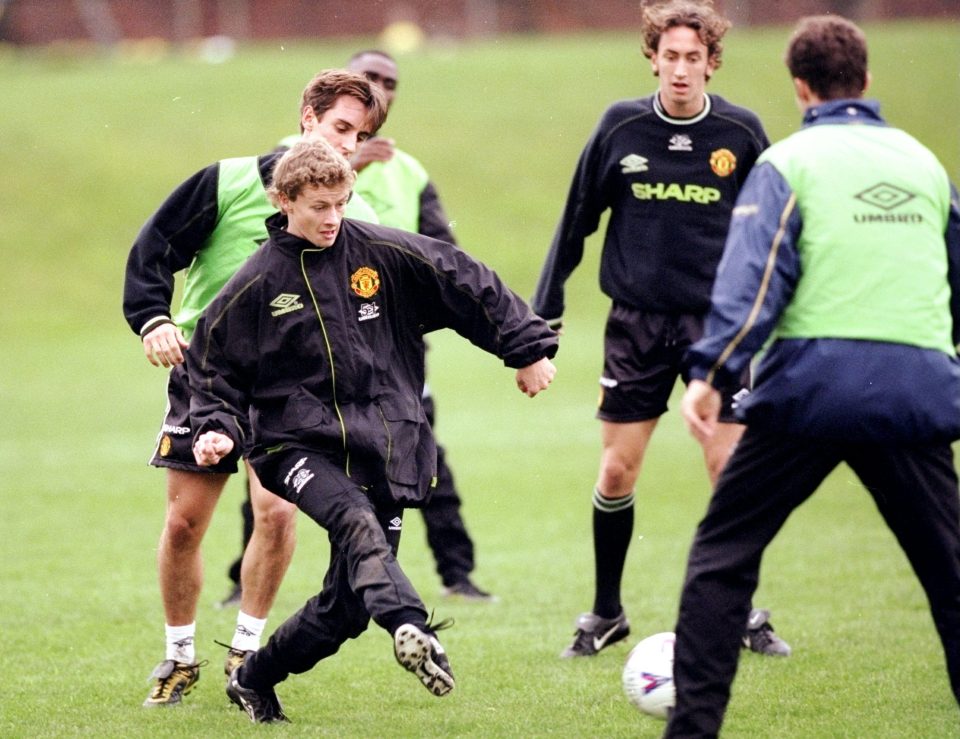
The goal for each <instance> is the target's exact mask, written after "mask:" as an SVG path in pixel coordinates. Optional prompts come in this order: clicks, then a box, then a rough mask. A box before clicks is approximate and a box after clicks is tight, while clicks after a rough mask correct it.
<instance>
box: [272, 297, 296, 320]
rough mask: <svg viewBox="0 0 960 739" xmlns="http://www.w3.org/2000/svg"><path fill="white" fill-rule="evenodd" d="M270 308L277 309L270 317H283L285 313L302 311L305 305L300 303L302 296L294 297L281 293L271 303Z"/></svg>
mask: <svg viewBox="0 0 960 739" xmlns="http://www.w3.org/2000/svg"><path fill="white" fill-rule="evenodd" d="M270 307H271V308H276V310H275V311H273V312H272V313H271V314H270V315H271V316H282V315H283V314H284V313H291V312H293V311H295V310H300V309H301V308H303V303H301V302H300V296H299V295H294V294H293V293H280V294H279V295H278V296H277V297H275V298H274V299H273V300H271V301H270Z"/></svg>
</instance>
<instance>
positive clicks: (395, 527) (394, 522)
mask: <svg viewBox="0 0 960 739" xmlns="http://www.w3.org/2000/svg"><path fill="white" fill-rule="evenodd" d="M402 523H403V519H402V518H400V516H394V517H393V518H391V519H390V525H389V526H388V527H387V528H388V529H389V530H390V531H399V530H400V526H401V524H402Z"/></svg>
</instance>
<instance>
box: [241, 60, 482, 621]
mask: <svg viewBox="0 0 960 739" xmlns="http://www.w3.org/2000/svg"><path fill="white" fill-rule="evenodd" d="M347 68H348V69H349V70H350V71H352V72H357V73H358V74H362V75H363V76H364V77H366V78H367V79H368V80H370V82H372V83H374V84H376V85H379V86H380V87H381V89H382V90H383V93H384V95H385V97H386V100H387V108H388V109H389V107H390V106H391V105H392V103H393V100H394V98H395V97H396V93H397V85H398V72H397V63H396V61H395V60H394V58H393V57H392V56H390V55H389V54H387V53H386V52H384V51H379V50H374V49H370V50H366V51H360V52H357V53H356V54H354V55H353V56H352V57H350V60H349V61H348V62H347ZM299 138H300V137H299V136H292V137H289V138H287V139H284V141H283V142H281V146H283V147H284V148H286V147H287V146H290V145H292V144H293V143H294V142H295V141H296V140H298V139H299ZM350 162H351V164H352V165H353V168H354V170H355V171H356V172H357V182H356V185H355V186H354V192H355V193H356V194H359V195H360V196H361V197H362V198H363V200H365V201H366V202H367V203H369V204H370V205H371V206H372V207H373V209H374V210H375V211H376V214H377V219H378V220H379V222H380V223H382V224H383V225H385V226H393V227H394V228H402V229H403V230H405V231H410V232H412V233H419V234H423V235H424V236H430V237H431V238H435V239H439V240H440V241H446V242H447V243H448V244H454V245H455V244H456V243H457V240H456V237H455V236H454V235H453V231H452V230H451V229H450V221H449V219H448V218H447V215H446V213H445V212H444V209H443V206H442V205H441V203H440V198H439V196H438V194H437V189H436V187H435V186H434V184H433V182H431V180H430V177H429V175H428V174H427V171H426V170H425V169H424V168H423V165H422V164H421V163H420V162H419V161H417V160H416V159H415V158H414V157H412V156H411V155H410V154H408V153H407V152H405V151H403V150H401V149H398V148H397V147H396V145H395V144H394V141H393V139H390V138H386V137H384V136H379V135H375V136H371V137H370V138H368V139H366V140H365V141H363V142H361V143H360V145H359V146H358V147H357V151H356V153H355V154H354V155H353V157H351V159H350ZM423 407H424V410H425V411H426V413H427V419H428V420H429V421H430V425H431V426H433V424H434V422H435V412H434V408H435V403H434V399H433V394H432V393H431V392H430V388H429V386H427V385H425V386H424V394H423ZM460 509H461V502H460V496H459V494H458V492H457V487H456V485H455V483H454V478H453V472H452V471H451V470H450V467H449V465H448V464H447V461H446V453H445V451H444V449H443V447H442V446H440V445H439V444H438V445H437V487H436V489H435V490H434V493H433V495H432V497H431V498H430V502H429V503H428V504H427V506H426V507H424V508H422V509H421V514H422V515H423V521H424V524H425V525H426V532H427V543H428V544H429V546H430V550H431V552H433V556H434V559H435V560H436V562H437V574H439V575H440V579H441V582H442V583H443V590H442V594H443V595H444V596H446V597H451V598H462V599H464V600H471V601H480V602H483V601H492V600H495V596H493V595H492V594H491V593H488V592H487V591H485V590H482V589H481V588H479V587H478V586H477V585H476V583H474V582H473V580H472V579H471V577H470V573H472V572H473V570H474V567H475V566H476V564H475V560H474V546H473V541H472V540H471V538H470V535H469V533H467V527H466V524H465V523H464V520H463V517H462V515H461V513H460ZM243 516H244V540H243V541H244V546H246V543H247V541H249V538H250V533H251V531H252V528H253V518H252V512H251V511H250V510H249V502H246V503H244V508H243ZM242 559H243V553H242V552H241V555H240V557H238V558H237V560H236V561H235V562H234V563H233V564H232V565H231V566H230V569H229V571H228V574H229V576H230V578H231V580H232V581H233V583H234V587H233V590H232V591H231V593H230V594H229V595H228V596H227V599H226V600H225V601H224V604H226V603H230V602H232V601H234V600H235V599H237V598H239V595H240V579H239V578H240V563H241V561H242Z"/></svg>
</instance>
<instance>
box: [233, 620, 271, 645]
mask: <svg viewBox="0 0 960 739" xmlns="http://www.w3.org/2000/svg"><path fill="white" fill-rule="evenodd" d="M266 625H267V619H265V618H254V617H253V616H251V615H249V614H247V613H244V612H243V611H240V612H239V613H237V630H236V631H234V632H233V641H232V642H231V643H230V646H231V647H233V648H234V649H239V650H240V651H241V652H249V651H256V650H257V649H259V648H260V635H261V634H262V633H263V630H264V628H265V627H266Z"/></svg>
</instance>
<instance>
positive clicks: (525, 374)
mask: <svg viewBox="0 0 960 739" xmlns="http://www.w3.org/2000/svg"><path fill="white" fill-rule="evenodd" d="M555 374H557V368H556V367H554V365H553V362H551V361H550V360H549V359H547V358H546V357H544V358H543V359H540V360H537V361H536V362H534V363H533V364H529V365H527V366H526V367H523V368H522V369H518V370H517V387H518V388H520V392H522V393H525V394H527V395H529V396H530V397H531V398H532V397H533V396H534V395H536V394H537V393H539V392H540V391H541V390H546V389H547V386H548V385H549V384H550V383H551V382H553V376H554V375H555Z"/></svg>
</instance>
